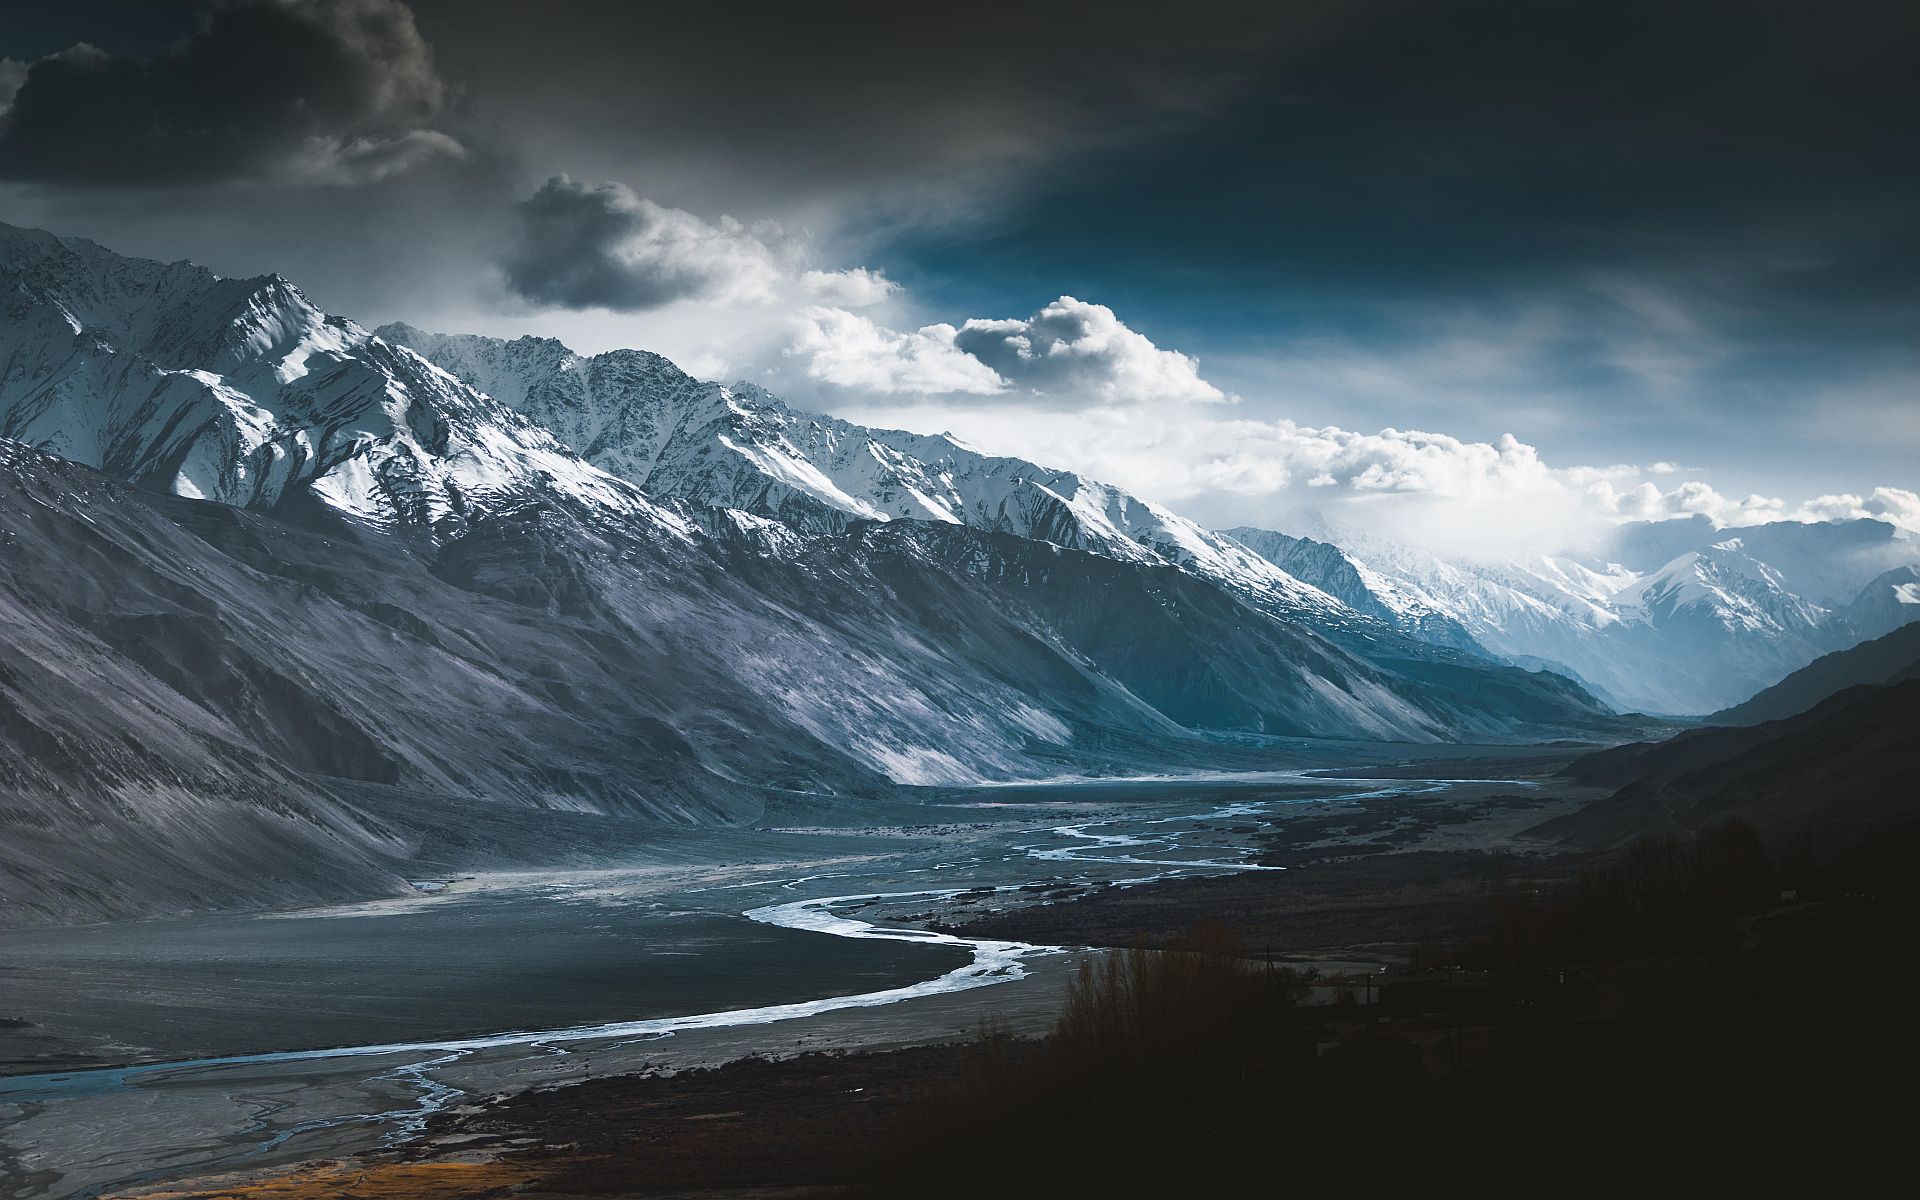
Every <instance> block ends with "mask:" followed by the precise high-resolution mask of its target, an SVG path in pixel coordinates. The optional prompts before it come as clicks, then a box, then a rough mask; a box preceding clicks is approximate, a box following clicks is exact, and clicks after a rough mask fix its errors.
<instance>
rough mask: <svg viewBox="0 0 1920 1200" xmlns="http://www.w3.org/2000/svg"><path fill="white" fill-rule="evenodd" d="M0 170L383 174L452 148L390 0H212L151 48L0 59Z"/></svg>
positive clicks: (95, 180)
mask: <svg viewBox="0 0 1920 1200" xmlns="http://www.w3.org/2000/svg"><path fill="white" fill-rule="evenodd" d="M10 76H17V77H18V86H17V87H16V88H14V89H13V91H12V96H11V103H8V104H5V107H4V109H3V110H0V175H4V176H5V177H8V178H13V179H22V180H34V181H51V182H65V183H77V184H144V183H204V182H210V181H220V180H271V181H296V182H312V183H339V182H363V181H367V180H374V179H381V178H385V177H387V176H390V175H393V174H395V173H398V172H401V171H404V170H407V169H409V168H411V167H413V166H416V165H418V164H419V163H421V162H423V161H427V160H431V159H441V158H449V157H453V158H458V157H461V156H463V155H464V154H465V153H466V151H465V149H464V147H462V145H461V144H460V143H459V142H458V141H456V140H455V139H454V138H453V137H452V136H450V135H449V134H447V133H446V132H444V131H443V130H440V129H438V128H435V126H434V122H435V120H436V118H437V117H439V116H440V115H441V114H442V112H443V110H444V109H445V107H446V104H447V101H448V95H449V93H448V88H447V85H446V84H445V83H444V82H443V81H442V80H441V78H440V76H439V74H438V73H437V72H436V70H435V68H434V63H433V53H432V50H431V48H430V47H429V46H428V45H427V43H426V42H425V41H424V40H423V39H422V38H421V37H420V35H419V32H418V30H417V29H416V28H415V26H414V22H413V16H412V13H411V11H410V10H409V9H408V8H407V6H406V5H405V4H403V3H401V2H400V0H223V2H220V3H215V4H213V5H212V6H211V7H209V8H208V9H207V10H206V13H205V18H204V21H203V23H202V24H201V27H200V28H199V29H198V30H197V31H196V32H195V33H193V34H192V35H191V36H189V37H188V38H186V39H184V40H183V41H180V42H178V43H176V44H174V45H173V46H171V47H169V48H168V49H166V50H164V51H162V52H161V53H159V54H157V55H155V56H153V57H151V58H144V59H142V58H132V57H122V56H119V55H115V54H110V53H107V52H106V51H103V50H101V49H99V48H97V47H95V46H94V45H92V44H89V43H87V42H85V41H81V42H79V43H77V44H75V45H73V46H71V47H69V48H67V49H65V50H61V51H58V52H57V53H54V54H50V55H47V56H45V57H43V58H40V59H39V60H37V61H35V62H33V63H31V64H30V65H27V66H26V67H25V70H24V73H22V72H21V70H20V68H19V66H18V65H15V64H7V65H0V103H4V102H5V100H6V96H5V95H4V92H5V89H6V85H7V80H8V78H9V77H10Z"/></svg>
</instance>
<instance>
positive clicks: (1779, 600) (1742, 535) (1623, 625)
mask: <svg viewBox="0 0 1920 1200" xmlns="http://www.w3.org/2000/svg"><path fill="white" fill-rule="evenodd" d="M1227 533H1228V534H1229V535H1230V536H1232V537H1234V538H1236V539H1238V540H1239V541H1241V542H1242V543H1244V544H1246V545H1248V546H1250V547H1253V548H1255V549H1257V550H1259V551H1260V553H1262V554H1263V555H1266V556H1267V557H1268V558H1269V559H1271V560H1272V561H1274V562H1276V563H1278V564H1280V565H1282V566H1283V567H1285V568H1286V569H1287V570H1288V571H1289V572H1292V573H1294V574H1296V575H1297V576H1298V577H1299V578H1301V579H1302V580H1304V581H1305V582H1308V583H1311V584H1314V585H1316V586H1318V587H1321V588H1323V589H1324V590H1327V591H1329V592H1331V593H1333V594H1334V595H1337V596H1339V597H1340V598H1341V599H1342V600H1344V601H1346V602H1347V603H1348V604H1349V605H1350V606H1352V607H1354V608H1356V609H1359V610H1362V611H1370V612H1378V611H1382V610H1384V611H1386V612H1390V613H1394V614H1397V618H1387V619H1393V620H1397V623H1398V624H1400V625H1401V627H1403V628H1409V629H1414V630H1420V631H1424V635H1425V636H1428V637H1430V638H1432V639H1434V640H1439V641H1444V642H1447V643H1449V644H1456V645H1457V644H1462V642H1461V639H1462V638H1470V639H1471V640H1472V642H1473V643H1474V644H1477V645H1479V646H1481V647H1484V648H1485V649H1486V650H1487V651H1489V652H1491V653H1492V654H1494V655H1497V656H1499V657H1501V658H1503V659H1506V660H1507V661H1511V662H1515V663H1519V664H1522V665H1526V666H1529V667H1536V668H1542V667H1544V668H1546V669H1549V670H1554V671H1558V672H1560V673H1562V674H1565V675H1567V676H1569V677H1571V678H1574V679H1578V680H1579V681H1580V682H1581V683H1582V684H1584V685H1585V686H1586V687H1588V688H1589V689H1590V690H1592V691H1593V692H1594V693H1595V694H1596V695H1598V696H1601V697H1602V698H1604V699H1606V700H1609V701H1610V702H1612V703H1613V704H1614V705H1615V706H1617V707H1619V708H1621V709H1623V710H1627V711H1639V712H1648V713H1660V714H1667V715H1693V714H1700V713H1707V712H1713V711H1715V710H1718V709H1721V708H1724V707H1726V706H1728V705H1731V704H1735V703H1738V702H1739V701H1741V700H1744V699H1746V698H1747V697H1748V696H1751V695H1752V694H1753V693H1754V692H1755V691H1757V690H1759V689H1761V688H1764V687H1767V686H1769V685H1770V684H1773V683H1775V682H1777V681H1779V680H1780V679H1781V678H1782V677H1783V676H1785V675H1787V674H1788V673H1789V672H1791V671H1794V670H1796V669H1798V668H1800V667H1803V666H1805V665H1806V664H1807V663H1809V662H1812V661H1813V660H1814V659H1816V658H1818V657H1819V656H1820V655H1822V654H1826V653H1829V652H1831V651H1834V650H1839V649H1844V648H1846V647H1848V646H1852V645H1854V644H1855V643H1857V642H1859V641H1861V640H1863V639H1867V638H1874V637H1878V636H1880V635H1882V634H1885V633H1887V632H1889V631H1891V630H1893V629H1895V628H1898V627H1899V626H1901V625H1904V624H1906V623H1908V622H1912V621H1915V620H1920V540H1916V539H1915V538H1914V537H1912V536H1911V535H1910V534H1907V533H1905V532H1903V531H1901V530H1898V529H1896V528H1895V527H1894V526H1892V525H1888V524H1886V523H1884V522H1881V521H1871V520H1855V521H1840V522H1833V523H1829V524H1804V523H1800V522H1781V523H1778V524H1773V525H1762V526H1756V527H1753V528H1748V529H1739V530H1728V529H1721V528H1718V527H1716V526H1715V525H1714V524H1713V523H1712V522H1711V521H1708V520H1707V519H1706V518H1704V517H1695V518H1691V519H1687V520H1678V521H1665V522H1658V523H1641V524H1630V525H1626V526H1622V527H1621V528H1619V529H1618V530H1617V531H1615V534H1614V536H1613V538H1612V539H1611V540H1610V541H1609V543H1608V544H1607V545H1605V546H1603V547H1601V548H1600V549H1599V550H1597V551H1594V552H1592V553H1589V554H1586V555H1580V556H1563V557H1537V558H1533V559H1528V560H1522V561H1511V562H1496V563H1491V564H1489V563H1474V562H1463V561H1445V560H1442V559H1440V558H1439V557H1437V556H1435V555H1432V554H1429V553H1426V552H1423V551H1420V550H1418V549H1414V548H1411V547H1406V546H1400V545H1395V544H1393V543H1390V542H1386V541H1383V540H1380V539H1378V538H1370V537H1368V536H1367V535H1365V534H1360V533H1357V532H1349V533H1348V534H1347V535H1345V540H1346V542H1347V545H1346V546H1345V547H1344V548H1343V547H1341V546H1335V545H1332V544H1329V543H1327V542H1324V541H1315V540H1312V539H1308V538H1302V537H1289V536H1287V535H1285V534H1279V533H1273V532H1270V531H1267V530H1260V529H1251V528H1243V529H1231V530H1228V531H1227Z"/></svg>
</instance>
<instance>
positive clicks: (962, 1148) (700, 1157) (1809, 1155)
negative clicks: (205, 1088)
mask: <svg viewBox="0 0 1920 1200" xmlns="http://www.w3.org/2000/svg"><path fill="white" fill-rule="evenodd" d="M1916 865H1920V829H1916V828H1915V827H1911V826H1909V827H1907V828H1905V829H1904V830H1902V831H1900V833H1899V834H1898V835H1896V836H1889V837H1886V838H1883V839H1879V840H1877V841H1876V842H1875V843H1873V844H1870V845H1866V846H1862V847H1857V848H1855V849H1854V850H1853V851H1850V852H1848V853H1846V854H1842V855H1837V856H1833V857H1830V858H1828V859H1826V860H1824V861H1814V860H1810V859H1807V858H1805V857H1796V856H1795V855H1794V854H1793V853H1786V854H1774V853H1769V852H1767V851H1766V850H1765V849H1763V847H1762V845H1761V843H1760V841H1759V839H1758V837H1757V836H1756V835H1755V834H1754V832H1753V831H1752V829H1751V828H1750V827H1743V826H1739V825H1729V826H1723V827H1717V828H1716V829H1715V830H1713V831H1710V832H1709V833H1708V834H1707V835H1705V836H1703V837H1702V838H1700V839H1673V838H1670V839H1653V838H1649V839H1645V840H1643V841H1642V842H1639V843H1636V845H1635V847H1634V848H1632V849H1631V850H1630V851H1629V852H1628V853H1626V854H1625V855H1622V856H1619V857H1617V858H1614V859H1609V860H1606V861H1603V862H1598V863H1595V864H1592V865H1589V866H1588V867H1586V868H1585V869H1582V870H1580V871H1579V872H1577V873H1575V874H1573V875H1571V876H1570V877H1568V878H1567V879H1565V880H1564V881H1563V882H1561V883H1559V884H1556V885H1551V886H1542V887H1531V888H1521V889H1512V890H1509V891H1507V892H1504V893H1497V894H1489V895H1488V896H1487V897H1486V898H1485V900H1484V903H1483V907H1482V923H1481V927H1480V933H1479V935H1478V936H1475V937H1473V938H1471V939H1469V940H1466V941H1462V942H1459V943H1455V944H1452V945H1446V946H1441V945H1432V946H1429V947H1426V948H1424V950H1423V954H1424V955H1425V956H1427V957H1428V958H1429V961H1430V962H1433V963H1438V964H1440V965H1439V966H1438V967H1433V966H1428V967H1426V968H1425V969H1422V970H1409V971H1403V972H1400V973H1397V974H1389V975H1384V976H1382V977H1380V980H1379V982H1378V983H1377V984H1376V985H1374V986H1369V987H1366V988H1364V989H1363V988H1361V987H1360V986H1359V985H1357V984H1356V985H1354V986H1353V987H1351V988H1348V989H1346V993H1347V994H1346V995H1344V996H1336V997H1335V998H1334V1000H1333V1002H1332V1003H1323V1002H1319V1000H1318V999H1316V996H1317V995H1318V994H1319V993H1321V992H1324V991H1325V990H1326V988H1325V986H1324V981H1318V986H1316V983H1317V981H1316V980H1315V979H1314V978H1313V977H1312V976H1310V975H1304V974H1298V973H1295V972H1293V971H1290V970H1285V969H1275V968H1272V967H1270V966H1268V965H1266V964H1264V963H1262V962H1261V961H1259V959H1258V957H1257V956H1253V957H1250V956H1248V955H1247V954H1246V953H1245V950H1244V948H1243V946H1242V945H1241V944H1240V943H1239V942H1238V941H1237V940H1236V939H1235V938H1234V937H1233V936H1232V935H1231V934H1230V933H1228V932H1226V931H1225V930H1223V929H1219V928H1212V929H1198V930H1193V931H1190V932H1188V933H1186V934H1183V935H1175V934H1174V933H1173V931H1169V930H1166V929H1158V930H1155V929H1148V928H1143V929H1141V930H1139V931H1138V933H1137V936H1138V937H1140V938H1156V939H1158V940H1160V941H1161V942H1163V943H1164V944H1166V945H1168V946H1169V947H1171V949H1170V950H1169V951H1149V950H1139V949H1136V950H1131V951H1124V952H1121V953H1118V954H1116V955H1114V956H1111V957H1109V958H1108V959H1106V960H1104V963H1103V964H1102V965H1099V966H1089V967H1088V968H1086V969H1084V970H1083V972H1082V974H1081V975H1080V977H1079V978H1078V980H1077V981H1076V983H1075V984H1074V986H1073V987H1072V988H1070V989H1069V993H1068V996H1067V999H1066V1002H1065V1006H1064V1008H1063V1011H1062V1014H1061V1017H1060V1019H1059V1021H1058V1023H1057V1025H1056V1027H1055V1029H1054V1032H1053V1033H1052V1034H1051V1035H1050V1036H1049V1037H1047V1038H1045V1039H1043V1040H1039V1041H1025V1040H1019V1039H1014V1038H1009V1037H1006V1036H1004V1035H998V1034H995V1033H994V1032H993V1031H992V1030H987V1031H984V1032H983V1034H982V1036H981V1037H980V1038H979V1039H977V1040H976V1041H975V1042H973V1043H972V1044H966V1045H954V1046H941V1047H927V1048H920V1049H914V1050H907V1051H898V1052H893V1053H885V1054H857V1055H806V1056H801V1057H797V1058H791V1059H785V1060H781V1061H769V1060H766V1059H751V1060H746V1061H742V1062H736V1063H733V1064H729V1065H727V1066H724V1067H720V1068H717V1069H710V1070H699V1071H690V1072H683V1073H680V1074H677V1075H673V1076H670V1077H659V1078H651V1077H644V1076H642V1077H624V1078H609V1079H599V1080H591V1081H589V1082H585V1083H580V1084H575V1085H571V1086H564V1087H557V1088H552V1089H548V1090H542V1091H535V1092H530V1093H525V1094H521V1095H517V1096H514V1097H511V1098H496V1099H495V1100H492V1101H487V1102H483V1103H479V1104H475V1105H471V1106H468V1107H465V1108H462V1109H457V1110H454V1111H452V1112H449V1113H446V1114H443V1115H442V1116H440V1117H438V1118H436V1119H435V1121H434V1122H433V1123H432V1125H431V1127H430V1129H429V1131H428V1134H427V1136H426V1137H425V1138H423V1139H422V1140H421V1141H419V1142H418V1143H416V1144H415V1145H414V1146H412V1147H410V1148H408V1149H407V1150H405V1151H403V1152H398V1153H394V1154H389V1155H385V1156H376V1157H375V1158H373V1159H370V1160H367V1161H364V1162H359V1163H354V1164H349V1165H345V1166H343V1165H340V1164H324V1165H322V1164H309V1165H307V1166H304V1167H301V1168H299V1169H297V1170H295V1171H292V1172H286V1173H281V1174H278V1175H274V1176H267V1177H257V1178H250V1179H242V1178H228V1179H224V1180H218V1181H215V1180H207V1181H202V1182H201V1183H199V1184H192V1185H178V1186H173V1187H170V1188H167V1189H164V1190H160V1191H148V1192H142V1193H128V1194H130V1195H131V1194H139V1195H145V1196H167V1197H173V1198H182V1200H184V1198H186V1197H195V1198H211V1197H221V1196H234V1197H241V1196H246V1197H266V1196H271V1197H305V1196H355V1197H394V1198H399V1197H409V1198H424V1197H449V1198H451V1197H478V1196H488V1195H507V1194H527V1195H538V1196H635V1197H638V1196H735V1195H737V1196H749V1195H750V1196H774V1195H778V1196H802V1195H851V1196H920V1195H956V1196H958V1195H969V1196H973V1195H982V1194H994V1195H1055V1196H1068V1195H1102V1194H1113V1195H1179V1194H1188V1195H1217V1194H1230V1193H1233V1192H1236V1191H1238V1190H1241V1189H1244V1188H1247V1187H1249V1186H1262V1185H1269V1184H1271V1183H1272V1182H1273V1181H1274V1180H1276V1179H1284V1180H1285V1181H1286V1182H1287V1183H1288V1184H1289V1185H1291V1186H1312V1187H1341V1186H1346V1187H1362V1186H1363V1187H1365V1188H1367V1189H1372V1188H1377V1187H1379V1186H1384V1185H1418V1184H1421V1183H1429V1182H1432V1181H1433V1180H1435V1179H1441V1178H1454V1179H1468V1180H1476V1179H1477V1180H1484V1181H1488V1182H1491V1181H1494V1180H1511V1179H1513V1178H1515V1176H1514V1174H1513V1173H1514V1172H1519V1173H1521V1177H1524V1178H1529V1179H1553V1178H1569V1185H1570V1186H1572V1187H1573V1188H1574V1190H1576V1191H1577V1190H1580V1188H1581V1186H1589V1187H1590V1186H1595V1185H1597V1184H1599V1183H1601V1182H1606V1183H1609V1184H1611V1183H1614V1182H1620V1183H1626V1182H1628V1181H1632V1180H1635V1179H1639V1180H1642V1181H1644V1180H1645V1179H1646V1178H1647V1177H1648V1176H1647V1173H1648V1172H1656V1173H1657V1175H1658V1177H1659V1178H1662V1179H1666V1180H1668V1181H1669V1182H1673V1183H1679V1182H1681V1181H1690V1180H1693V1179H1696V1178H1697V1179H1701V1180H1707V1179H1712V1180H1714V1181H1716V1182H1717V1183H1719V1184H1726V1183H1729V1182H1735V1181H1745V1180H1748V1179H1757V1178H1760V1177H1762V1176H1766V1177H1769V1178H1772V1179H1775V1180H1778V1179H1783V1178H1786V1177H1790V1176H1791V1175H1792V1173H1794V1172H1796V1171H1799V1170H1802V1169H1816V1168H1817V1169H1819V1170H1820V1171H1821V1172H1822V1176H1823V1178H1824V1179H1825V1180H1826V1181H1827V1182H1828V1183H1829V1184H1830V1185H1838V1186H1842V1187H1845V1186H1850V1185H1851V1184H1852V1183H1853V1182H1855V1181H1856V1180H1859V1181H1864V1180H1865V1179H1867V1178H1869V1177H1871V1173H1872V1172H1873V1171H1875V1170H1876V1169H1877V1168H1876V1164H1877V1163H1880V1162H1883V1161H1885V1160H1886V1159H1887V1158H1888V1157H1889V1156H1890V1154H1891V1152H1892V1150H1893V1148H1894V1147H1897V1146H1899V1145H1901V1144H1902V1141H1901V1136H1902V1132H1903V1128H1904V1110H1903V1108H1902V1106H1900V1105H1898V1104H1893V1103H1889V1102H1888V1101H1887V1099H1886V1092H1885V1091H1884V1085H1886V1084H1888V1083H1890V1082H1893V1081H1895V1080H1897V1079H1899V1078H1900V1077H1901V1076H1902V1075H1903V1074H1904V1072H1905V1070H1906V1068H1907V1065H1908V1063H1909V1059H1910V1051H1909V1050H1908V1049H1907V1045H1906V1043H1907V1039H1906V1037H1905V1035H1904V1034H1903V1033H1902V1032H1901V1031H1900V1029H1899V1027H1898V1024H1897V1021H1895V1020H1893V1019H1892V1018H1893V1017H1894V1016H1895V1015H1896V1014H1899V1013H1901V1012H1902V1011H1903V1010H1904V1004H1905V1000H1906V997H1907V996H1908V995H1910V988H1911V987H1912V985H1913V984H1914V983H1915V982H1916V974H1915V972H1914V970H1913V965H1912V963H1911V962H1910V961H1908V960H1907V959H1906V957H1905V955H1904V954H1902V953H1900V952H1899V950H1898V948H1899V947H1901V946H1903V945H1904V944H1905V939H1906V938H1907V936H1908V932H1909V931H1910V929H1911V927H1912V925H1911V922H1912V919H1913V917H1914V915H1915V912H1916V907H1917V905H1916V900H1920V889H1917V888H1916V886H1915V884H1914V882H1913V881H1914V880H1915V879H1916V878H1920V875H1916V873H1915V871H1914V868H1915V866H1916ZM1254 878H1258V877H1254ZM1268 878H1271V877H1270V876H1269V877H1268ZM1789 884H1791V885H1792V886H1786V885H1789ZM1196 886H1197V885H1196ZM1069 907H1071V906H1069ZM1143 911H1150V910H1143ZM1292 949H1299V950H1306V949H1309V947H1305V946H1299V947H1292ZM1863 966H1867V967H1870V969H1869V970H1866V971H1861V970H1859V968H1861V967H1863ZM1362 996H1364V997H1365V1000H1364V1002H1363V1001H1362V999H1361V997H1362ZM1569 1173H1571V1177H1569Z"/></svg>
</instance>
